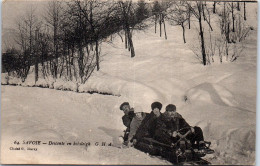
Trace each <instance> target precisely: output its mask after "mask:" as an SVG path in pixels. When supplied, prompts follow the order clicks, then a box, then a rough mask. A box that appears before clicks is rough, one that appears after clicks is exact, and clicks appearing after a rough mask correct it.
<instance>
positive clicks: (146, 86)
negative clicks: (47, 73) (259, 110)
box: [1, 4, 257, 165]
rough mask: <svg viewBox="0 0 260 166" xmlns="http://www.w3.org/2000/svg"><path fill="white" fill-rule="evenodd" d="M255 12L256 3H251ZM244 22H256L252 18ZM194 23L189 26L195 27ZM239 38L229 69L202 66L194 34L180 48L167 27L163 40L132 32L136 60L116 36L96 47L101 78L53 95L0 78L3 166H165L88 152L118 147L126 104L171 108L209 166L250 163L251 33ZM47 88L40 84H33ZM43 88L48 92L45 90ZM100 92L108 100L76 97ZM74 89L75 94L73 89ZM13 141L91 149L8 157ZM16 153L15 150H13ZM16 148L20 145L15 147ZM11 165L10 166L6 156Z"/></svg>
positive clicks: (174, 29) (127, 153)
mask: <svg viewBox="0 0 260 166" xmlns="http://www.w3.org/2000/svg"><path fill="white" fill-rule="evenodd" d="M251 5H255V4H251ZM249 15H250V17H249V19H248V20H249V21H250V20H256V13H255V11H252V12H251V13H250V14H249ZM194 24H196V22H194ZM252 26H254V30H252V31H251V32H250V36H249V37H248V38H247V39H246V42H245V43H246V44H245V49H244V51H243V54H241V56H240V57H238V59H237V60H236V61H235V62H232V63H231V62H225V63H223V64H219V63H215V64H212V65H207V66H203V65H202V64H201V63H200V62H199V61H198V59H197V58H196V55H195V54H194V53H193V51H191V49H190V46H191V45H192V44H193V42H194V40H197V39H196V37H197V36H196V35H192V34H195V33H197V32H196V29H195V28H194V29H191V30H188V29H187V32H186V33H187V43H186V44H184V43H183V39H182V29H181V27H180V26H171V25H169V24H168V23H166V28H167V36H168V39H167V40H165V39H164V38H163V37H162V38H160V37H159V34H155V33H154V27H150V28H149V29H147V30H146V31H145V32H137V31H134V34H133V41H134V48H135V51H136V57H134V58H130V53H129V52H128V51H127V50H126V49H125V48H124V43H122V41H121V39H120V37H116V38H115V39H114V40H113V43H109V44H108V43H103V45H102V53H103V55H104V56H103V57H102V59H101V69H100V71H95V72H94V73H93V75H92V76H91V77H90V79H89V80H88V81H87V82H86V83H85V84H82V85H80V84H76V83H75V82H74V83H73V82H69V83H64V81H63V80H60V82H59V81H56V82H52V81H53V80H50V82H52V86H53V87H52V88H54V89H48V88H46V89H44V88H37V87H26V86H28V85H30V86H34V80H33V73H32V74H31V75H29V76H28V78H27V80H26V81H25V83H19V81H17V80H15V79H14V78H8V79H9V80H7V79H6V78H7V76H6V74H2V80H1V81H2V84H7V82H8V81H9V84H21V85H23V86H8V85H2V90H1V92H2V108H1V110H2V115H1V116H2V117H1V118H2V119H1V120H2V129H1V130H2V134H1V135H2V136H1V137H2V138H1V139H2V142H1V143H2V144H1V150H2V151H3V150H5V151H6V152H7V153H1V158H2V159H1V160H2V161H1V162H2V163H14V164H15V163H20V164H21V163H23V164H29V163H30V164H38V163H53V164H60V163H62V164H72V163H73V164H170V163H169V162H167V161H165V160H161V159H158V158H155V157H150V156H148V155H146V154H145V153H143V152H140V151H138V150H136V149H134V148H128V149H120V148H117V147H114V146H112V147H111V146H95V145H94V144H95V143H96V142H99V145H100V144H101V143H102V142H106V143H112V144H113V145H115V146H118V145H119V144H120V142H119V139H118V137H119V136H120V135H122V133H123V130H124V129H125V128H124V126H123V124H122V120H121V117H122V116H123V112H122V111H120V110H119V106H120V104H121V103H122V102H124V101H128V102H129V103H130V104H131V106H133V107H135V108H136V110H138V111H144V112H150V111H151V109H150V105H151V103H152V102H154V101H160V102H161V103H162V104H163V108H162V112H164V111H165V106H166V105H168V104H170V103H172V104H175V105H176V106H177V112H179V113H180V114H181V115H182V116H183V117H184V118H185V119H186V121H187V122H188V123H189V124H190V125H193V126H195V125H197V126H200V127H201V128H202V130H203V132H204V137H205V140H208V141H211V142H212V149H214V150H215V153H214V154H211V155H207V156H206V159H207V160H209V161H210V162H211V163H212V164H240V165H241V164H254V163H255V140H256V70H257V52H256V51H257V31H256V29H257V27H256V25H252ZM37 84H39V85H41V86H43V85H44V84H46V87H47V84H48V81H46V80H39V81H38V83H36V85H37ZM48 86H49V85H48ZM55 89H61V90H74V91H77V90H78V92H88V91H92V92H103V93H106V94H112V95H102V94H95V93H94V94H89V93H77V92H73V91H57V90H55ZM75 89H77V90H75ZM15 140H19V141H23V140H25V141H29V140H40V141H42V142H44V141H45V142H48V141H64V142H72V143H73V142H90V143H91V145H90V146H73V147H71V146H59V145H56V146H54V145H53V146H47V145H42V146H37V145H23V146H24V147H27V146H28V147H33V148H37V151H24V152H23V153H21V151H8V150H7V149H9V148H10V146H14V147H15V146H16V145H13V142H14V141H15ZM19 146H20V145H19ZM21 146H22V145H21ZM14 155H15V156H16V159H13V156H14Z"/></svg>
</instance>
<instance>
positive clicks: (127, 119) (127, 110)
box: [119, 102, 135, 141]
mask: <svg viewBox="0 0 260 166" xmlns="http://www.w3.org/2000/svg"><path fill="white" fill-rule="evenodd" d="M119 109H120V110H122V111H124V114H125V115H124V116H123V117H122V121H123V124H124V125H125V126H126V130H125V134H124V137H123V139H124V141H127V140H128V135H129V132H130V124H131V122H132V120H133V118H134V116H135V113H134V108H131V107H130V104H129V103H128V102H124V103H122V104H121V105H120V107H119Z"/></svg>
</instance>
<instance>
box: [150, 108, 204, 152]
mask: <svg viewBox="0 0 260 166" xmlns="http://www.w3.org/2000/svg"><path fill="white" fill-rule="evenodd" d="M180 129H184V131H185V132H187V131H188V130H191V131H192V133H191V134H190V135H188V136H187V137H186V138H187V139H188V140H190V141H191V143H192V145H196V146H195V147H193V148H197V149H203V148H205V142H204V137H203V132H202V130H201V128H200V127H198V126H195V127H191V126H190V125H189V124H188V123H187V122H186V121H185V119H184V118H183V117H182V116H181V115H180V114H179V113H177V112H176V106H175V105H173V104H169V105H168V106H166V111H165V113H164V114H163V115H161V116H160V117H159V118H158V119H157V124H156V127H155V135H154V139H155V140H157V141H159V142H164V143H166V144H168V145H171V144H172V143H175V142H176V141H177V138H176V136H177V131H178V130H180ZM182 134H183V133H182ZM195 143H196V144H195Z"/></svg>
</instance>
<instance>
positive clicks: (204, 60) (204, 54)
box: [198, 2, 207, 65]
mask: <svg viewBox="0 0 260 166" xmlns="http://www.w3.org/2000/svg"><path fill="white" fill-rule="evenodd" d="M201 10H202V3H201V2H199V4H198V11H199V26H200V38H201V53H202V59H203V65H206V64H207V62H206V51H205V43H204V35H203V28H202V20H201V12H202V11H201Z"/></svg>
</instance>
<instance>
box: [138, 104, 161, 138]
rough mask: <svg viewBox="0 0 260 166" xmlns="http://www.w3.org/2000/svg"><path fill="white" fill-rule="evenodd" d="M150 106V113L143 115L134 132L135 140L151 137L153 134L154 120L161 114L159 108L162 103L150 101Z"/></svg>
mask: <svg viewBox="0 0 260 166" xmlns="http://www.w3.org/2000/svg"><path fill="white" fill-rule="evenodd" d="M151 108H152V111H151V113H150V114H148V115H146V116H145V118H144V119H143V121H142V123H141V125H140V126H139V128H138V130H137V132H136V134H135V139H136V141H137V142H138V141H140V140H141V139H142V138H144V137H150V138H152V137H153V135H154V132H155V126H156V120H157V118H158V117H160V116H161V112H160V110H161V109H162V104H161V103H160V102H154V103H152V105H151Z"/></svg>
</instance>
